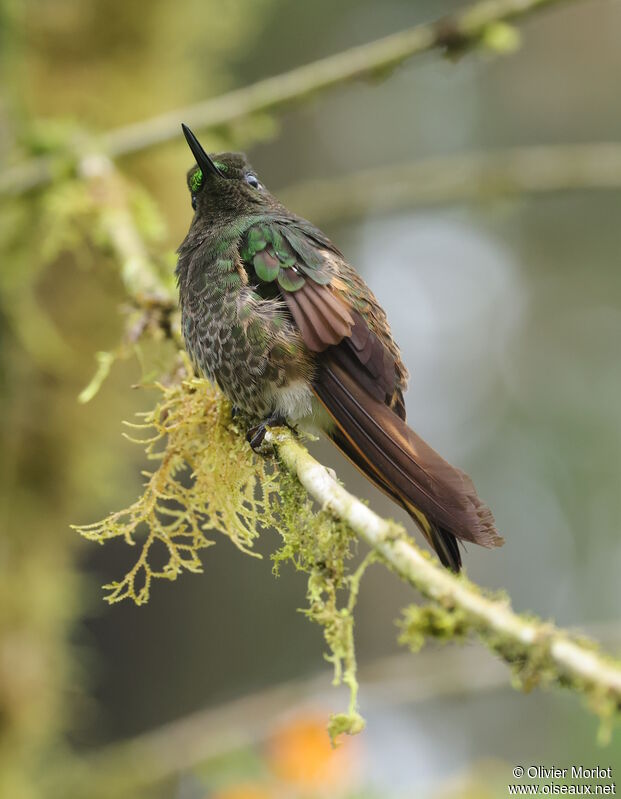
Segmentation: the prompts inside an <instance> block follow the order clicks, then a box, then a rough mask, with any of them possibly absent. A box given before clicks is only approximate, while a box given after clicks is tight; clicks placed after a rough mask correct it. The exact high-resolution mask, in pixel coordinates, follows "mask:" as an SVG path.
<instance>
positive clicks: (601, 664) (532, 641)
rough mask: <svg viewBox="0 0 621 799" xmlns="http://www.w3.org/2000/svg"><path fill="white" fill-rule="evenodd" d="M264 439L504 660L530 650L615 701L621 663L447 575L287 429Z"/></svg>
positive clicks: (574, 683)
mask: <svg viewBox="0 0 621 799" xmlns="http://www.w3.org/2000/svg"><path fill="white" fill-rule="evenodd" d="M266 440H267V441H268V442H271V443H272V444H273V445H274V446H275V447H276V449H277V451H278V453H279V456H280V458H281V460H282V462H283V463H284V465H285V466H286V467H287V468H288V469H289V470H290V471H291V472H293V473H294V474H296V475H297V477H298V479H299V480H300V482H301V483H302V485H303V486H304V487H305V488H306V490H307V491H308V493H309V494H310V495H311V496H312V497H313V498H314V499H315V500H316V501H317V502H319V503H320V504H321V505H322V507H325V508H328V509H329V510H331V511H332V513H334V514H335V515H336V516H337V517H338V518H340V519H342V520H344V521H346V522H347V524H349V525H350V527H351V528H352V530H354V531H355V532H356V533H357V534H358V535H359V536H360V538H362V539H363V540H364V541H366V543H367V544H368V545H369V546H370V547H372V549H374V550H375V551H376V552H378V553H379V554H380V556H381V557H382V559H383V560H384V562H385V563H387V564H388V565H389V566H391V567H392V569H394V571H395V572H396V573H397V574H398V575H399V576H400V577H402V578H403V579H404V580H406V581H407V582H409V583H410V584H411V585H412V586H414V587H415V588H416V589H418V590H419V591H420V592H421V594H423V596H425V597H427V598H428V599H430V600H432V601H433V602H435V603H438V604H439V605H440V606H442V607H444V608H448V609H450V610H453V611H454V610H457V611H459V612H461V613H463V614H465V619H466V620H467V623H468V625H469V626H470V628H471V629H473V630H475V631H476V632H477V633H478V634H479V636H480V637H481V639H482V640H483V641H484V642H485V643H486V644H488V645H489V646H490V647H491V648H493V649H494V651H496V652H497V653H498V654H499V655H500V656H501V657H503V659H505V660H506V661H507V662H508V663H510V664H511V665H514V666H515V665H516V664H518V665H520V666H521V665H523V664H527V663H529V662H532V658H533V656H534V655H536V664H535V663H533V666H534V667H535V666H536V670H537V671H539V673H540V674H539V676H541V677H542V678H544V679H546V680H548V681H549V682H556V683H558V684H561V685H565V686H569V687H573V688H574V689H576V690H579V691H583V692H584V691H587V692H592V694H593V695H594V696H597V697H599V698H600V699H607V700H609V701H611V702H612V703H614V705H615V706H616V707H617V708H620V707H621V663H619V662H617V661H613V660H612V659H610V658H608V657H606V656H604V655H602V654H600V653H599V652H598V651H596V650H595V648H594V646H593V645H591V643H590V642H589V643H586V642H583V641H577V640H573V639H572V637H571V636H570V634H569V633H568V632H566V631H564V630H561V629H559V628H557V627H554V626H553V625H552V624H548V623H545V622H543V621H541V620H538V619H533V618H528V619H525V618H523V617H521V616H519V615H518V614H516V613H514V612H513V610H512V609H511V607H510V605H509V602H508V600H506V599H504V598H503V599H494V598H490V597H487V596H485V595H484V594H483V593H482V591H481V589H480V588H478V587H477V586H476V585H474V584H473V583H471V582H469V581H468V580H467V579H465V578H464V577H455V576H454V575H452V574H450V573H449V572H448V571H446V570H445V569H443V568H442V567H441V566H440V565H439V564H438V563H437V562H435V561H433V560H432V559H430V558H429V557H428V556H427V555H426V553H423V552H422V551H421V550H420V549H419V548H418V547H417V546H416V545H415V544H414V543H413V542H412V541H411V540H410V539H408V538H407V536H406V534H405V531H404V529H403V528H402V527H401V526H400V525H398V524H395V523H394V522H389V521H386V520H385V519H382V518H380V517H379V516H378V515H377V514H376V513H374V512H373V511H372V510H371V509H370V508H368V507H367V506H366V505H364V504H363V503H362V502H361V501H360V500H359V499H357V498H356V497H354V496H352V495H351V494H349V493H348V492H347V491H346V490H345V489H344V488H343V487H342V486H341V485H339V483H338V482H337V481H336V480H335V479H334V478H333V477H332V476H331V475H330V474H329V472H328V470H327V469H326V468H325V467H324V466H322V465H321V464H320V463H319V462H318V461H316V460H315V459H314V458H313V457H312V456H311V455H310V454H309V453H308V451H307V450H306V449H305V448H304V447H303V446H302V445H301V444H300V443H299V442H297V441H295V440H294V439H293V437H292V436H291V434H290V432H289V431H269V432H268V434H267V436H266ZM534 676H535V677H536V676H537V675H536V674H535V675H534Z"/></svg>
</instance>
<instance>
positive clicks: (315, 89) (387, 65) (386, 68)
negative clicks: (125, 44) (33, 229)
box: [0, 0, 568, 196]
mask: <svg viewBox="0 0 621 799" xmlns="http://www.w3.org/2000/svg"><path fill="white" fill-rule="evenodd" d="M566 2H568V0H481V2H478V3H474V4H473V5H471V6H469V7H468V8H466V9H464V10H463V11H461V12H459V13H457V14H454V15H452V16H447V17H445V18H443V19H441V20H439V21H436V22H432V23H427V24H423V25H417V26H416V27H414V28H410V29H409V30H406V31H400V32H399V33H395V34H392V35H390V36H386V37H384V38H382V39H378V40H377V41H374V42H370V43H369V44H364V45H360V46H358V47H352V48H350V49H349V50H344V51H343V52H341V53H338V54H336V55H333V56H329V57H327V58H322V59H320V60H318V61H315V62H313V63H311V64H307V65H306V66H303V67H298V68H296V69H293V70H291V71H289V72H286V73H284V74H281V75H277V76H275V77H272V78H267V79H265V80H261V81H258V82H257V83H254V84H252V85H251V86H247V87H245V88H243V89H237V90H235V91H232V92H229V93H228V94H224V95H222V96H221V97H216V98H213V99H210V100H206V101H204V102H201V103H197V104H195V105H190V106H186V107H185V108H179V109H175V110H174V111H170V112H168V113H165V114H161V115H159V116H156V117H153V118H151V119H148V120H144V121H142V122H137V123H135V124H133V125H127V126H125V127H122V128H119V129H117V130H114V131H111V132H109V133H108V134H104V135H103V136H102V137H101V140H100V146H101V147H102V148H103V150H104V151H105V152H107V153H108V155H109V156H110V157H112V158H117V157H118V156H122V155H128V154H130V153H135V152H138V151H142V150H145V149H148V148H150V147H154V146H156V145H159V144H163V143H165V142H168V141H171V140H173V139H176V138H177V137H178V136H179V124H180V122H181V121H184V122H186V123H187V124H189V125H190V126H192V127H195V128H197V129H199V130H201V131H206V130H214V129H217V128H223V127H226V126H227V125H229V124H231V123H234V122H237V121H239V120H240V119H243V118H245V117H248V116H252V115H253V114H256V113H264V112H273V111H277V110H280V109H282V108H283V107H285V106H287V105H290V104H291V103H293V102H299V101H302V100H305V99H307V98H309V97H311V96H314V95H316V94H319V93H321V92H324V91H327V90H328V89H332V88H334V87H335V86H339V85H341V84H344V83H348V82H351V81H353V80H357V79H361V78H372V77H380V76H383V75H385V74H387V73H389V72H390V71H392V70H393V69H395V68H396V67H398V66H399V65H400V64H402V63H403V62H404V61H406V60H407V59H408V58H411V57H412V56H414V55H417V54H420V53H424V52H428V51H429V50H433V49H438V48H439V49H443V50H445V51H448V52H453V53H460V52H464V51H465V50H467V49H468V48H469V47H472V46H474V45H476V44H477V43H478V42H479V41H480V40H481V39H483V38H484V36H485V34H486V32H487V31H489V29H490V27H491V26H493V25H495V24H497V23H499V22H507V21H509V20H514V19H517V18H519V17H522V16H525V15H526V14H529V13H532V12H534V11H537V10H540V9H542V8H545V7H547V6H553V5H558V4H560V3H566ZM54 172H55V170H54V162H53V161H52V160H50V159H46V158H41V159H36V160H33V161H29V162H26V163H24V164H20V165H17V166H15V167H13V168H11V169H9V170H7V171H6V172H5V173H4V174H2V175H0V196H2V195H11V194H18V193H22V192H24V191H28V190H30V189H32V188H35V187H36V186H41V185H44V184H46V183H49V182H50V181H51V180H52V179H53V177H54Z"/></svg>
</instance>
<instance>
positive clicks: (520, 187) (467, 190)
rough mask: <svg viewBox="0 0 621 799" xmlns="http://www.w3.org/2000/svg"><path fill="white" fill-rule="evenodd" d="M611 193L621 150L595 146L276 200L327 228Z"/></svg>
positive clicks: (503, 156) (401, 170)
mask: <svg viewBox="0 0 621 799" xmlns="http://www.w3.org/2000/svg"><path fill="white" fill-rule="evenodd" d="M609 189H621V144H618V143H615V142H594V143H590V144H553V145H539V146H537V145H533V146H523V147H511V148H507V149H503V150H497V151H495V152H494V151H492V152H473V153H459V154H456V155H447V156H440V157H435V158H427V159H424V160H420V161H411V162H409V163H403V164H397V165H394V166H389V167H378V168H374V169H368V170H364V171H361V172H357V173H356V174H353V175H344V176H339V177H332V178H328V179H325V180H311V181H307V182H305V183H300V184H297V185H296V186H294V187H292V188H289V189H285V190H284V191H282V192H280V193H279V199H280V200H281V201H282V202H283V203H284V204H285V205H286V206H287V207H288V208H292V209H294V210H295V211H297V212H298V213H300V214H302V215H303V216H306V217H307V218H309V219H312V220H313V221H314V222H322V221H323V220H331V221H332V220H335V219H338V220H341V221H342V220H351V219H356V218H359V217H361V216H364V215H365V214H381V213H385V212H387V211H392V210H394V209H396V208H411V207H414V206H425V207H428V206H434V205H439V204H447V203H457V202H463V201H466V200H483V201H484V200H487V199H491V198H495V197H499V196H501V197H502V196H509V197H511V196H515V195H519V196H523V195H529V194H530V195H533V194H535V195H536V194H545V193H551V192H557V191H572V190H609Z"/></svg>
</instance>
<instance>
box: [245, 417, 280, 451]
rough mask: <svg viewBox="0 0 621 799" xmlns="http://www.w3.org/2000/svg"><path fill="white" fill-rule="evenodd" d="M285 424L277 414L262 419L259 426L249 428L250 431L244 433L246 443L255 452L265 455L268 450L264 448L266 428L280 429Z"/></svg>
mask: <svg viewBox="0 0 621 799" xmlns="http://www.w3.org/2000/svg"><path fill="white" fill-rule="evenodd" d="M283 424H286V422H285V420H284V419H283V417H282V416H280V415H279V414H273V415H272V416H269V417H268V418H267V419H264V420H263V421H262V422H260V423H259V424H257V425H255V426H254V427H251V428H250V430H248V432H247V433H246V441H247V442H248V443H249V444H250V446H251V447H252V449H253V450H254V451H255V452H258V453H260V454H266V453H267V451H269V449H271V447H270V448H266V447H265V446H264V443H263V441H264V439H265V434H266V432H267V428H268V427H280V426H281V425H283Z"/></svg>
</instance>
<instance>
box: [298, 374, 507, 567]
mask: <svg viewBox="0 0 621 799" xmlns="http://www.w3.org/2000/svg"><path fill="white" fill-rule="evenodd" d="M313 389H314V391H315V394H316V396H317V398H318V399H319V400H320V402H321V403H322V405H324V407H325V408H326V410H327V411H328V413H329V414H330V416H331V417H332V419H333V420H334V422H335V423H336V427H335V429H334V430H333V431H332V432H331V434H330V435H331V438H332V440H333V441H334V443H335V444H336V445H337V447H338V448H339V449H340V450H341V451H342V452H343V453H344V454H345V455H346V456H347V457H348V458H349V459H350V460H351V461H352V462H353V463H354V464H355V465H356V466H357V467H358V468H359V469H360V470H361V471H362V472H363V474H365V476H367V477H368V478H369V479H370V480H371V481H372V482H373V483H375V485H377V486H378V487H379V488H380V489H382V490H383V491H384V492H385V493H387V494H388V495H389V496H391V497H392V498H393V499H395V500H396V501H397V502H398V503H399V504H400V505H402V506H403V507H404V508H405V510H407V512H408V513H409V514H410V516H411V517H412V518H413V519H414V521H415V522H416V523H417V525H418V526H419V528H420V529H421V531H422V532H423V534H424V535H425V537H426V538H427V540H428V541H429V543H430V544H431V546H432V547H433V548H434V549H435V551H436V552H437V554H438V557H439V558H440V560H441V562H442V563H443V564H444V565H445V566H447V567H449V568H450V569H452V570H453V571H456V572H457V571H459V569H460V567H461V556H460V552H459V548H458V544H457V539H463V540H465V541H473V542H474V543H477V544H481V545H482V546H486V547H493V546H499V545H500V544H502V543H503V540H502V538H500V536H499V535H498V533H497V531H496V528H495V526H494V518H493V516H492V513H491V511H490V509H489V508H488V507H487V505H485V504H484V503H483V502H482V501H481V500H480V499H479V497H478V496H477V493H476V490H475V488H474V485H473V484H472V481H471V480H470V478H469V477H468V476H467V475H466V474H464V472H462V471H461V470H460V469H457V468H455V467H454V466H451V465H450V464H449V463H447V461H445V460H444V459H443V458H442V457H440V455H438V453H437V452H435V451H434V450H433V449H431V447H429V446H428V445H427V444H426V443H425V442H424V441H423V440H422V439H421V438H419V436H417V435H416V433H414V431H413V430H411V429H410V428H409V427H408V426H407V425H406V424H405V422H404V421H403V420H402V419H400V418H399V417H398V416H397V414H395V413H394V412H393V411H392V410H391V409H390V408H389V407H388V406H387V405H385V404H384V403H383V402H381V401H379V400H376V399H374V398H373V397H371V396H370V395H369V394H368V393H367V392H366V391H364V390H363V389H361V388H360V386H358V385H357V384H356V382H355V380H354V379H353V378H352V377H351V376H350V375H349V374H348V373H347V372H346V371H345V370H344V369H342V368H341V367H340V366H339V365H337V364H336V363H334V362H333V361H329V360H327V359H326V360H324V363H323V365H322V367H321V369H320V372H319V374H318V376H317V379H316V380H315V383H314V386H313Z"/></svg>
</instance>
